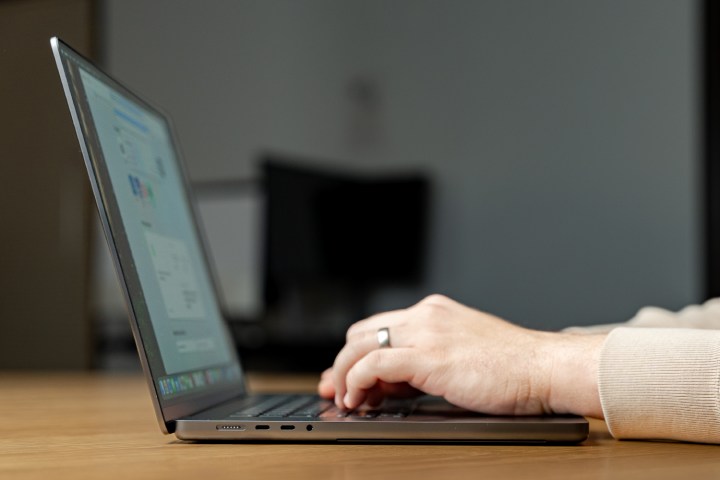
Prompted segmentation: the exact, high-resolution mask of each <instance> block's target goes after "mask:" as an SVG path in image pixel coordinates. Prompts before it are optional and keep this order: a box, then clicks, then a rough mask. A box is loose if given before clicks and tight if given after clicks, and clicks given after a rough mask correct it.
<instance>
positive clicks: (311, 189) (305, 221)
mask: <svg viewBox="0 0 720 480" xmlns="http://www.w3.org/2000/svg"><path fill="white" fill-rule="evenodd" d="M262 182H263V189H264V192H265V215H264V216H265V219H264V222H265V226H264V229H265V241H264V243H265V250H264V256H265V261H264V268H263V272H264V299H265V311H266V319H265V320H266V327H267V330H268V332H267V334H268V340H269V341H270V342H271V343H272V342H273V339H274V340H275V342H276V343H279V344H292V345H294V346H296V347H297V346H300V348H302V346H303V345H304V346H308V347H312V350H314V351H316V352H322V351H323V348H322V347H323V346H327V351H328V353H327V354H326V355H325V356H327V357H329V358H322V359H320V358H319V359H318V360H319V361H321V362H322V364H319V365H317V366H315V365H309V366H308V367H309V368H311V369H312V368H313V367H322V366H326V365H327V362H328V361H332V359H333V357H334V354H335V353H337V348H339V347H340V346H342V341H343V339H344V333H345V330H346V329H347V327H348V326H349V325H350V324H351V323H352V322H354V321H356V320H359V319H360V318H362V317H363V316H365V315H367V314H368V313H369V312H368V311H367V308H366V303H367V299H368V296H369V295H370V294H371V293H373V292H374V291H376V290H377V289H379V288H382V287H384V286H407V285H412V284H416V283H418V282H420V280H422V276H423V270H424V263H425V244H426V230H427V221H428V203H429V193H430V192H429V189H430V185H429V181H428V179H427V178H426V177H425V176H424V175H421V174H414V173H413V174H397V175H395V174H393V175H388V174H384V175H368V174H353V173H348V172H340V171H339V170H333V169H325V168H321V167H317V166H308V164H307V163H303V162H302V161H298V160H295V159H288V158H284V157H279V156H272V155H268V156H266V157H264V158H263V161H262ZM309 350H310V349H308V350H305V351H306V352H308V351H309ZM321 355H322V354H321ZM305 357H306V355H305Z"/></svg>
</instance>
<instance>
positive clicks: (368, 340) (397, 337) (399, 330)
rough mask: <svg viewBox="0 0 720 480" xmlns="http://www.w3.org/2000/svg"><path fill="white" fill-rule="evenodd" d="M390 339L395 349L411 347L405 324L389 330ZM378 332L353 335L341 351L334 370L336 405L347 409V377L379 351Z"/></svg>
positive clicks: (368, 331)
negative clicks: (373, 352)
mask: <svg viewBox="0 0 720 480" xmlns="http://www.w3.org/2000/svg"><path fill="white" fill-rule="evenodd" d="M389 332H390V339H391V342H392V344H393V346H395V347H405V346H410V344H409V343H408V341H407V340H406V338H409V336H408V332H407V328H405V324H397V325H395V326H393V327H390V328H389ZM378 347H379V345H378V338H377V330H364V331H362V332H357V333H355V334H354V335H353V337H352V339H351V340H349V341H348V343H346V344H345V346H344V347H343V348H342V350H340V353H338V355H337V357H336V358H335V363H334V365H333V368H332V379H333V382H334V384H335V404H336V405H337V406H338V408H345V405H344V404H343V398H344V396H345V393H346V388H345V377H346V375H347V372H348V371H349V370H350V368H352V366H353V365H354V364H355V363H356V362H357V361H358V360H360V359H361V358H363V357H364V356H365V355H367V354H368V353H370V352H372V351H373V350H376V349H378Z"/></svg>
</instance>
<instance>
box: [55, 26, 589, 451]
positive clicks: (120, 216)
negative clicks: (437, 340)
mask: <svg viewBox="0 0 720 480" xmlns="http://www.w3.org/2000/svg"><path fill="white" fill-rule="evenodd" d="M50 44H51V47H52V51H53V54H54V56H55V60H56V63H57V67H58V70H59V72H60V78H61V81H62V86H63V88H64V91H65V96H66V98H67V101H68V105H69V108H70V115H71V117H72V120H73V123H74V125H75V130H76V133H77V137H78V140H79V142H80V149H81V151H82V155H83V157H84V160H85V165H86V167H87V171H88V175H89V178H90V183H91V185H92V191H93V194H94V196H95V200H96V202H97V207H98V212H99V214H100V219H101V223H102V227H103V229H104V232H105V236H106V239H107V242H108V245H109V248H110V251H111V253H112V257H113V259H114V263H115V267H116V269H117V272H118V275H119V277H120V280H121V284H122V286H123V290H124V294H125V299H126V301H127V306H128V313H129V317H130V324H131V326H132V332H133V336H134V338H135V342H136V345H137V349H138V352H139V355H140V359H141V363H142V367H143V370H144V373H145V376H146V378H147V382H148V388H149V390H150V395H151V397H152V400H153V405H154V407H155V413H156V415H157V419H158V422H159V424H160V428H161V429H162V431H163V432H164V433H166V434H175V436H176V437H177V438H179V439H183V440H208V441H221V440H231V441H236V442H243V441H283V442H355V443H365V442H383V443H388V442H399V443H414V442H430V443H445V442H452V443H464V442H479V443H483V442H490V443H504V442H513V443H539V444H544V443H576V442H581V441H583V440H584V439H585V438H587V435H588V423H587V421H586V420H585V419H584V418H582V417H577V416H537V417H522V416H519V417H513V416H506V417H501V416H487V415H482V414H479V413H474V412H470V411H467V410H462V409H460V408H457V407H454V406H452V405H450V404H449V403H447V402H445V401H444V400H442V399H439V398H435V397H419V398H417V399H414V400H411V401H400V400H397V401H395V400H389V401H387V402H386V403H385V404H384V405H383V406H381V407H380V408H378V409H359V410H357V411H353V412H347V411H342V410H339V409H337V408H336V407H335V406H334V404H333V403H332V402H330V401H327V400H323V399H321V398H319V397H317V396H314V395H293V394H283V395H281V394H273V395H263V394H253V393H252V392H250V391H249V390H248V388H247V387H246V385H245V375H244V372H243V369H242V366H241V364H240V360H239V358H238V354H237V351H236V349H235V346H234V344H233V342H232V339H231V336H230V334H229V331H228V329H227V326H226V321H225V319H224V318H223V316H222V313H221V308H220V305H219V302H218V297H217V295H216V291H217V290H216V288H215V285H214V283H213V282H214V280H213V278H214V277H213V275H212V273H211V269H210V265H209V262H208V256H207V253H206V251H205V250H204V244H203V241H202V237H201V232H200V230H199V229H198V225H197V222H196V220H195V214H194V206H193V203H192V202H191V200H190V197H189V190H188V182H187V177H186V175H185V172H184V170H183V166H182V163H181V159H180V151H179V149H178V147H177V143H176V141H175V137H174V135H173V132H172V128H171V123H170V120H169V118H168V116H167V115H165V114H163V113H162V112H161V111H160V110H158V109H157V108H155V107H153V106H152V105H151V104H150V103H148V102H146V101H145V100H143V99H141V98H140V97H139V96H138V95H136V94H135V93H133V92H131V91H130V90H129V89H128V88H126V87H124V86H123V85H122V84H120V83H119V82H117V81H116V80H114V79H113V78H111V77H110V76H109V75H107V74H105V73H103V72H102V71H101V70H100V69H99V68H97V67H96V66H94V65H93V64H92V63H91V62H90V61H89V60H87V59H85V58H83V57H82V56H81V55H80V54H78V53H77V52H76V51H74V50H73V49H72V48H71V47H69V46H68V45H67V44H65V43H63V42H62V41H61V40H59V39H58V38H52V39H51V40H50Z"/></svg>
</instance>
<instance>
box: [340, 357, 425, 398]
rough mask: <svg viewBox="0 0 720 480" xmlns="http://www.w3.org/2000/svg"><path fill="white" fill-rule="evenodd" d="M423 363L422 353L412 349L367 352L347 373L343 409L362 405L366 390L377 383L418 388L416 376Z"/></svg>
mask: <svg viewBox="0 0 720 480" xmlns="http://www.w3.org/2000/svg"><path fill="white" fill-rule="evenodd" d="M425 363H426V362H425V360H424V359H423V357H422V355H420V353H418V351H417V350H415V349H412V348H383V349H380V350H374V351H372V352H370V353H368V354H367V355H365V356H364V357H363V358H361V359H360V360H358V361H357V363H355V365H353V366H352V368H351V369H350V370H349V371H348V373H347V379H346V388H347V391H346V393H345V396H344V397H343V404H344V406H345V408H348V409H353V408H357V406H358V405H361V404H362V403H363V402H364V401H365V400H366V398H367V394H368V391H369V390H370V389H372V388H373V387H374V386H375V385H377V384H378V382H385V383H408V384H409V385H411V386H413V387H415V388H419V387H420V385H418V384H417V383H418V382H416V381H415V379H416V377H417V375H418V373H419V372H422V371H424V366H425Z"/></svg>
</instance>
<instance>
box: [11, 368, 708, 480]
mask: <svg viewBox="0 0 720 480" xmlns="http://www.w3.org/2000/svg"><path fill="white" fill-rule="evenodd" d="M315 381H316V380H315V379H314V378H310V377H274V378H271V377H251V379H250V383H251V386H252V387H253V389H258V390H264V391H285V390H305V391H312V390H313V389H314V386H315ZM0 385H1V386H0V412H2V413H0V418H1V420H2V421H0V478H13V479H16V478H40V477H46V476H47V475H49V474H51V475H52V476H53V477H54V478H61V479H62V478H72V479H76V478H131V479H133V480H135V479H138V478H153V479H162V478H173V479H177V478H197V479H201V478H218V477H219V478H222V477H230V476H232V477H234V478H248V479H256V478H263V479H265V478H267V479H274V478H278V479H293V480H295V479H300V480H302V479H313V480H315V479H323V478H333V479H358V480H369V479H377V478H383V477H392V478H393V479H397V480H401V479H405V478H407V479H413V480H417V479H424V478H437V477H441V476H442V477H443V478H452V479H453V480H455V479H463V478H478V477H479V476H482V477H483V478H533V479H557V478H573V479H577V478H579V479H606V478H613V479H615V478H632V479H644V478H648V479H653V480H658V479H665V478H668V479H669V478H673V479H675V478H679V477H681V476H682V477H687V478H718V477H719V476H720V448H719V447H717V446H711V445H694V444H679V443H661V442H629V441H623V442H619V441H616V440H614V439H612V437H611V436H610V435H609V434H608V432H607V429H606V428H605V424H604V423H603V422H600V421H592V423H591V434H590V438H589V439H588V440H587V441H586V442H584V443H582V444H580V445H578V446H547V447H544V446H467V445H457V446H454V445H422V446H418V445H390V446H388V445H378V446H375V445H334V444H250V445H248V444H227V443H223V444H199V443H186V442H181V441H178V440H176V439H175V437H173V436H165V435H162V434H161V433H160V429H159V428H158V425H157V421H156V419H155V415H154V412H153V408H152V404H151V401H150V396H149V394H148V392H147V386H146V384H145V380H144V379H143V378H142V377H140V376H138V375H132V376H117V375H106V374H34V373H4V374H0Z"/></svg>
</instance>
